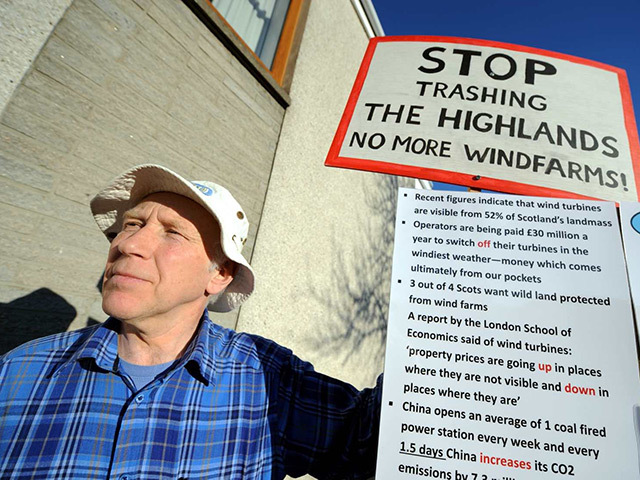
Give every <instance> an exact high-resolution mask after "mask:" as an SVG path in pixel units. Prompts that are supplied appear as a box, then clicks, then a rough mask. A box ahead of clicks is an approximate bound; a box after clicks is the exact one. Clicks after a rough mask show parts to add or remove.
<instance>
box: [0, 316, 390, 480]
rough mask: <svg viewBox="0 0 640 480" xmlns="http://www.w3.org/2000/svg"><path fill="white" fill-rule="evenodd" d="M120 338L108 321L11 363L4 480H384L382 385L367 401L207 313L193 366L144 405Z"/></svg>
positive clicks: (1, 432)
mask: <svg viewBox="0 0 640 480" xmlns="http://www.w3.org/2000/svg"><path fill="white" fill-rule="evenodd" d="M118 326H119V322H118V321H117V320H114V319H109V320H108V321H107V322H105V324H103V325H100V326H94V327H90V328H85V329H83V330H79V331H75V332H68V333H62V334H58V335H54V336H51V337H47V338H43V339H39V340H36V341H33V342H30V343H28V344H26V345H23V346H21V347H19V348H17V349H15V350H13V351H12V352H10V353H8V354H6V355H5V356H3V357H1V358H0V478H2V479H18V478H19V479H27V478H28V479H43V480H45V479H46V480H53V479H69V478H80V479H83V480H89V479H100V480H103V479H112V480H115V479H117V480H125V479H126V480H134V479H135V480H159V479H167V480H169V479H171V480H176V479H194V480H195V479H197V480H200V479H268V478H282V477H284V475H285V474H289V475H292V476H299V475H302V474H304V473H310V474H311V475H313V476H316V477H318V478H354V479H355V478H368V477H370V476H371V475H372V473H373V470H374V467H375V451H376V446H377V436H378V418H379V411H380V399H381V388H380V385H378V387H377V388H375V389H366V390H363V391H362V392H358V391H357V390H356V389H355V388H353V387H352V386H350V385H348V384H346V383H343V382H340V381H338V380H335V379H331V378H329V377H326V376H324V375H321V374H319V373H316V372H315V371H314V370H313V367H312V365H310V364H309V363H305V362H303V361H301V360H299V359H298V358H297V357H295V356H294V355H293V354H292V353H291V351H290V350H287V349H285V348H283V347H281V346H279V345H277V344H275V343H274V342H271V341H269V340H266V339H264V338H261V337H258V336H254V335H249V334H244V333H236V332H233V331H231V330H227V329H224V328H222V327H220V326H217V325H215V324H213V323H212V322H211V321H210V320H209V318H208V316H207V315H206V312H205V315H204V316H203V319H202V323H201V326H200V330H199V332H198V335H197V336H196V338H195V339H194V340H193V341H192V343H191V344H190V345H189V347H188V349H187V351H186V353H185V355H184V357H183V358H182V359H181V361H180V362H178V363H177V364H176V365H175V367H174V368H171V369H170V370H168V371H167V372H165V373H164V374H163V375H161V376H160V377H158V378H156V380H154V381H153V382H151V383H150V384H149V385H147V386H146V387H144V388H142V389H141V390H139V391H135V390H134V388H133V384H132V382H131V379H130V378H129V377H128V376H127V375H126V374H125V373H122V372H120V371H119V369H118V356H117V329H118ZM379 383H380V381H379Z"/></svg>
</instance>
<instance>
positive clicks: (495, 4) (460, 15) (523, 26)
mask: <svg viewBox="0 0 640 480" xmlns="http://www.w3.org/2000/svg"><path fill="white" fill-rule="evenodd" d="M372 2H373V5H374V7H375V9H376V12H377V13H378V18H379V19H380V23H381V24H382V27H383V29H384V31H385V34H386V35H442V36H450V37H468V38H478V39H483V40H495V41H500V42H507V43H515V44H519V45H526V46H529V47H535V48H542V49H545V50H552V51H555V52H560V53H565V54H569V55H575V56H578V57H583V58H588V59H590V60H595V61H598V62H602V63H606V64H609V65H613V66H616V67H619V68H623V69H625V70H626V71H627V77H628V79H629V84H630V87H631V96H632V99H633V104H634V111H635V116H636V123H638V119H639V118H640V0H607V1H598V2H594V1H589V0H584V1H577V0H555V1H552V0H541V1H536V0H525V1H523V0H520V1H517V0H511V1H507V0H499V1H492V0H475V1H474V0H450V1H430V0H372Z"/></svg>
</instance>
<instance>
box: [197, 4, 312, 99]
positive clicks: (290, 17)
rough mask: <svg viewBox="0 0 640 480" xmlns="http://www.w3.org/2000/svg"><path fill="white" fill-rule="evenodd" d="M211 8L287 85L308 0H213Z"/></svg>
mask: <svg viewBox="0 0 640 480" xmlns="http://www.w3.org/2000/svg"><path fill="white" fill-rule="evenodd" d="M209 5H210V6H211V7H213V9H214V10H215V11H216V12H217V13H218V15H219V16H220V17H222V18H223V19H224V21H225V22H226V23H227V25H228V26H230V27H231V29H233V31H234V32H235V34H236V35H237V36H238V37H239V38H240V39H241V40H242V42H243V43H244V44H245V45H246V46H247V47H248V48H249V49H251V51H252V52H253V53H254V54H255V56H256V57H257V58H258V59H259V60H260V63H261V64H262V65H264V67H265V68H266V69H267V70H269V71H270V72H271V75H272V76H273V77H274V79H275V80H276V81H277V82H278V83H279V84H280V85H283V86H284V84H285V83H286V80H285V74H286V73H287V69H288V68H289V69H290V68H291V65H289V63H290V62H291V60H292V59H293V60H295V52H296V50H297V47H298V43H299V41H300V37H301V33H302V27H303V25H301V24H302V23H304V20H303V18H304V17H305V15H306V8H308V0H210V3H209Z"/></svg>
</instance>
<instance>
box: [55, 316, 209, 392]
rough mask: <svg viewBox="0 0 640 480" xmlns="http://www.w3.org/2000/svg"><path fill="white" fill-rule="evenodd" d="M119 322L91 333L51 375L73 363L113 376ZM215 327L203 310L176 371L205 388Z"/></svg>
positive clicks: (105, 323)
mask: <svg viewBox="0 0 640 480" xmlns="http://www.w3.org/2000/svg"><path fill="white" fill-rule="evenodd" d="M119 330H120V321H119V320H117V319H115V318H113V317H109V318H108V319H107V320H106V321H105V322H104V323H103V324H102V325H100V326H99V327H97V328H96V329H95V330H94V331H93V333H91V334H90V335H89V336H88V337H87V339H86V340H85V342H84V343H83V344H82V345H81V346H80V348H78V350H77V351H76V352H75V353H74V354H73V355H72V356H71V358H69V360H67V361H66V362H64V363H63V364H61V365H60V368H58V369H57V370H56V371H55V372H53V375H57V374H58V372H59V371H60V370H62V369H63V368H64V367H65V366H67V365H70V364H74V363H76V362H86V361H91V363H93V365H95V366H96V367H98V368H99V369H100V370H103V371H105V372H112V373H115V371H116V370H117V363H116V360H117V359H118V332H119ZM216 333H217V332H215V325H214V324H213V322H212V321H211V320H210V319H209V314H208V312H207V310H206V309H205V311H204V312H203V314H202V317H201V319H200V324H199V326H198V330H197V333H196V336H195V337H194V338H193V340H192V341H191V343H190V344H189V345H188V346H187V349H186V350H185V353H184V355H183V356H182V359H181V360H180V361H179V362H178V363H177V364H176V368H181V367H184V368H186V369H187V371H188V372H189V373H190V374H191V375H192V376H193V377H194V378H196V379H197V380H199V381H201V382H203V383H204V384H205V385H209V384H211V383H213V382H214V378H215V373H216V367H215V358H216V354H215V343H216V342H215V338H214V337H217V336H218V335H216Z"/></svg>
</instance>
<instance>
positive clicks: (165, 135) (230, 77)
mask: <svg viewBox="0 0 640 480" xmlns="http://www.w3.org/2000/svg"><path fill="white" fill-rule="evenodd" d="M283 115H284V109H283V108H282V107H281V106H280V105H279V104H278V103H277V102H276V101H275V100H274V99H273V97H271V96H270V95H269V94H268V93H267V92H266V91H265V90H264V88H263V87H262V86H261V85H260V84H258V82H257V81H256V80H255V78H254V77H252V76H251V75H250V74H249V73H248V72H247V70H246V69H245V68H244V67H243V66H242V65H240V64H239V62H238V61H237V60H236V59H235V58H233V57H232V56H231V55H230V54H229V52H228V51H227V50H226V49H225V48H224V47H223V46H222V45H221V44H220V43H219V42H218V41H217V40H216V39H215V37H214V36H213V35H212V34H211V32H209V31H208V30H207V29H206V28H205V27H204V25H203V24H202V23H201V22H200V21H199V20H198V19H197V18H196V17H195V16H194V15H193V13H192V12H191V11H190V10H189V9H188V8H186V7H185V6H184V5H183V4H182V3H180V2H173V1H165V0H135V1H134V0H76V1H74V2H73V4H72V5H71V6H70V7H69V9H68V10H67V11H66V12H65V14H64V16H63V17H62V19H61V20H60V22H59V23H57V25H56V27H55V29H54V30H53V33H52V34H51V35H50V36H49V37H48V40H47V42H46V43H45V44H44V46H43V47H42V49H41V51H40V54H39V55H38V56H37V58H36V59H35V61H34V62H33V63H32V64H31V67H30V70H29V72H28V73H27V75H26V76H25V77H24V79H23V80H22V82H21V84H20V85H19V86H18V88H17V89H16V91H15V93H14V95H13V96H12V98H11V100H10V102H9V103H8V104H7V105H6V108H5V109H4V111H3V113H2V116H1V117H0V218H2V222H1V223H0V328H1V329H2V331H3V339H2V341H0V350H1V351H5V350H6V349H7V348H8V347H10V346H12V345H15V344H16V343H19V342H21V341H23V340H26V339H29V338H32V337H35V336H40V335H43V334H47V333H54V332H58V331H63V330H65V329H67V328H79V327H83V326H85V325H87V324H88V323H91V322H94V321H101V320H103V319H104V315H103V313H102V311H101V308H100V297H99V292H98V289H97V283H98V280H99V278H100V277H101V274H102V267H103V264H104V260H105V256H106V251H107V246H108V243H107V241H106V240H105V239H104V238H103V237H102V236H101V234H100V233H99V231H98V229H97V228H96V226H95V224H94V223H93V219H92V217H91V215H90V213H89V209H88V202H89V199H90V198H91V197H92V196H93V195H94V194H95V193H96V192H97V191H98V190H99V189H100V188H101V187H102V186H104V185H105V184H106V182H108V181H109V180H110V179H111V178H113V177H114V176H115V175H117V174H119V173H121V172H122V171H123V170H125V169H127V168H129V167H131V166H133V165H136V164H140V163H150V162H151V163H160V164H162V165H165V166H167V167H170V168H173V169H175V170H176V171H178V172H180V173H182V174H184V175H185V176H187V177H188V178H193V179H214V180H217V181H218V182H220V183H222V184H224V185H226V186H227V187H228V188H229V189H230V190H231V191H232V192H233V193H234V194H235V195H236V196H237V197H238V198H240V199H242V204H243V206H244V208H245V209H246V211H247V214H248V216H249V218H250V219H251V221H252V224H253V226H252V229H251V231H250V234H251V235H250V238H249V240H248V242H247V245H246V247H245V248H246V252H247V254H248V255H251V251H252V249H253V244H254V239H255V233H256V231H257V227H258V224H259V220H260V216H261V212H262V207H263V202H264V196H265V192H266V189H267V185H268V182H269V175H270V172H271V166H272V161H273V156H274V152H275V149H276V145H277V141H278V136H279V133H280V127H281V123H282V118H283ZM236 315H237V314H235V313H234V314H231V315H230V316H226V317H221V318H219V321H220V322H221V323H224V324H227V325H234V324H235V320H236Z"/></svg>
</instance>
